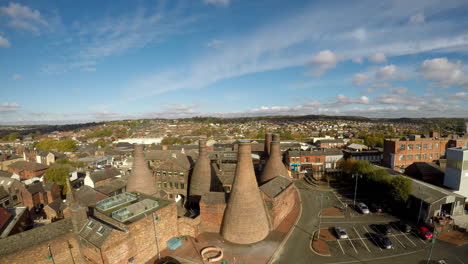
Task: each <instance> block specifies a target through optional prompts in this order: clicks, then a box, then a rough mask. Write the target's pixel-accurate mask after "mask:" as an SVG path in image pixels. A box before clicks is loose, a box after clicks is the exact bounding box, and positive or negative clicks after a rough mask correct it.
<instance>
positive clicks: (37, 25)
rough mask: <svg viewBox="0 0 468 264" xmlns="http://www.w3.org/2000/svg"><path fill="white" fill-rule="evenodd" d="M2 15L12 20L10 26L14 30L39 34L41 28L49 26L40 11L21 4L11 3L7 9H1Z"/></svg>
mask: <svg viewBox="0 0 468 264" xmlns="http://www.w3.org/2000/svg"><path fill="white" fill-rule="evenodd" d="M0 13H2V14H4V15H5V16H8V17H9V18H10V20H9V22H8V25H9V26H10V27H13V28H17V29H22V30H26V31H30V32H33V33H36V34H39V33H40V31H41V28H43V27H48V26H49V24H48V23H47V21H46V20H45V19H44V18H43V17H42V16H41V13H40V12H39V11H38V10H32V9H30V8H29V7H27V6H23V5H21V4H17V3H13V2H10V4H9V5H8V6H7V7H0Z"/></svg>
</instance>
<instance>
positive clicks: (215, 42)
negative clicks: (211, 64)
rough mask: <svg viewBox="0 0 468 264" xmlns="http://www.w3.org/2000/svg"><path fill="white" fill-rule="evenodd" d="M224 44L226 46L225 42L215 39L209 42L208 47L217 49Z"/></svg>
mask: <svg viewBox="0 0 468 264" xmlns="http://www.w3.org/2000/svg"><path fill="white" fill-rule="evenodd" d="M223 44H224V41H222V40H219V39H213V40H211V41H210V42H208V43H207V44H206V46H207V47H209V48H217V47H219V46H222V45H223Z"/></svg>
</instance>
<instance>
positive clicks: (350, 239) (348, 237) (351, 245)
mask: <svg viewBox="0 0 468 264" xmlns="http://www.w3.org/2000/svg"><path fill="white" fill-rule="evenodd" d="M348 241H349V243H351V246H353V248H354V251H356V254H357V253H358V252H357V250H356V248H355V247H354V244H353V241H351V239H349V236H348Z"/></svg>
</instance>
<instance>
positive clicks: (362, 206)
mask: <svg viewBox="0 0 468 264" xmlns="http://www.w3.org/2000/svg"><path fill="white" fill-rule="evenodd" d="M357 208H359V211H361V213H363V214H368V213H369V207H367V205H366V204H365V203H358V204H357Z"/></svg>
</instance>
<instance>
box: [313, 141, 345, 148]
mask: <svg viewBox="0 0 468 264" xmlns="http://www.w3.org/2000/svg"><path fill="white" fill-rule="evenodd" d="M315 144H316V145H317V147H319V148H342V147H344V146H345V143H344V141H343V140H342V139H322V140H318V141H317V142H316V143H315Z"/></svg>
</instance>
